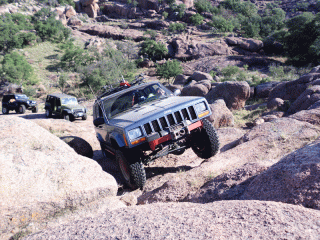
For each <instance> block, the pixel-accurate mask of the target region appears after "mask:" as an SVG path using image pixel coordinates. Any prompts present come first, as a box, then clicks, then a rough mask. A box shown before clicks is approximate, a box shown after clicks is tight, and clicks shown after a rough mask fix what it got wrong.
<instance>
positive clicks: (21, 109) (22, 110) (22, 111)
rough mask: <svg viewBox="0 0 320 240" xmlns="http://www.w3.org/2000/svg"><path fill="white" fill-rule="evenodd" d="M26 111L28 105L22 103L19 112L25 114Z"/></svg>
mask: <svg viewBox="0 0 320 240" xmlns="http://www.w3.org/2000/svg"><path fill="white" fill-rule="evenodd" d="M25 112H26V106H25V105H20V106H19V113H21V114H24V113H25Z"/></svg>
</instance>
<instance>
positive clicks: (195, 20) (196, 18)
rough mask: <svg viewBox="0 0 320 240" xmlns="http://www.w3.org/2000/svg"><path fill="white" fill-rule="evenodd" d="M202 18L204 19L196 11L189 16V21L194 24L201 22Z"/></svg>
mask: <svg viewBox="0 0 320 240" xmlns="http://www.w3.org/2000/svg"><path fill="white" fill-rule="evenodd" d="M203 19H204V17H202V16H201V15H200V14H199V13H196V14H194V15H192V16H191V17H190V21H191V22H192V24H193V25H195V26H198V25H200V24H202V22H203Z"/></svg>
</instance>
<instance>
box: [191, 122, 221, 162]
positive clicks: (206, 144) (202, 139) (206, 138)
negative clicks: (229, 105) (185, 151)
mask: <svg viewBox="0 0 320 240" xmlns="http://www.w3.org/2000/svg"><path fill="white" fill-rule="evenodd" d="M202 123H203V126H202V129H201V130H200V131H198V132H195V133H193V136H192V145H191V148H192V150H193V151H194V152H195V154H197V156H198V157H200V158H203V159H208V158H211V157H213V156H214V155H216V154H217V153H218V151H219V147H220V143H219V137H218V134H217V132H216V129H215V128H214V127H213V126H212V124H211V123H210V122H209V121H208V120H206V119H203V120H202Z"/></svg>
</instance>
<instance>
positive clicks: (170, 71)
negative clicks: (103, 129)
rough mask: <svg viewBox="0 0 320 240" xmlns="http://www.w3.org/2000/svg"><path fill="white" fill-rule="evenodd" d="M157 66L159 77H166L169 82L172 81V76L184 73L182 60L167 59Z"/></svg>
mask: <svg viewBox="0 0 320 240" xmlns="http://www.w3.org/2000/svg"><path fill="white" fill-rule="evenodd" d="M156 68H157V75H158V76H159V78H160V79H162V78H164V79H166V80H167V81H168V82H170V79H171V78H174V77H176V76H177V75H179V74H182V73H183V69H182V66H181V64H180V62H179V61H177V60H175V59H174V60H171V61H166V62H165V63H164V64H162V65H160V64H157V65H156Z"/></svg>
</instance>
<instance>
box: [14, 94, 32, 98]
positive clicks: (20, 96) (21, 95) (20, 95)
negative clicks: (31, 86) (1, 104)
mask: <svg viewBox="0 0 320 240" xmlns="http://www.w3.org/2000/svg"><path fill="white" fill-rule="evenodd" d="M16 99H29V98H28V97H27V96H26V95H24V94H19V95H16Z"/></svg>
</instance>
